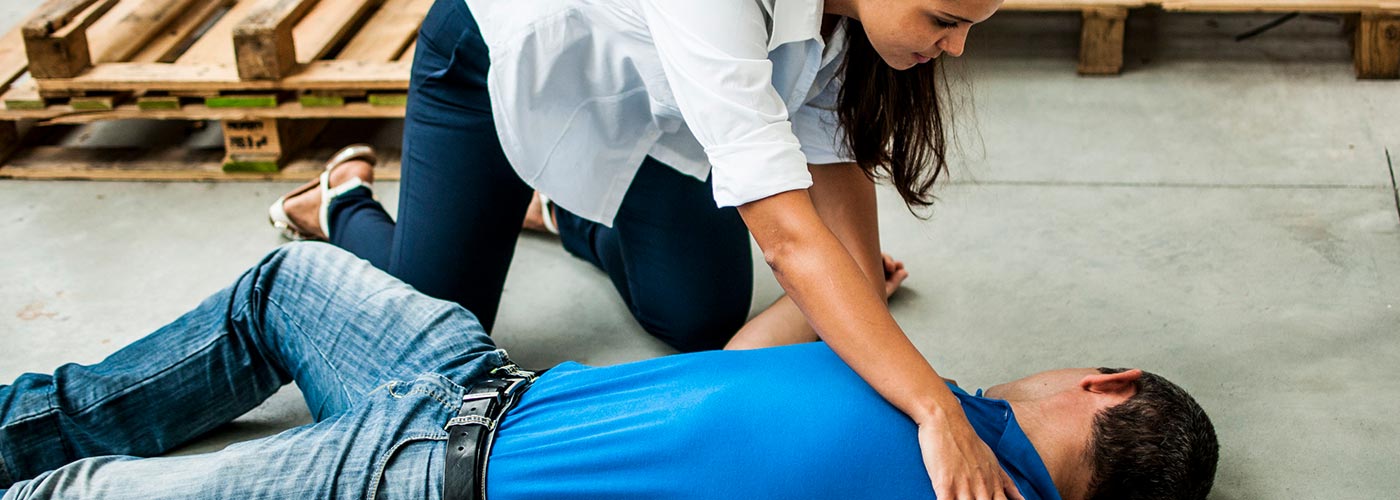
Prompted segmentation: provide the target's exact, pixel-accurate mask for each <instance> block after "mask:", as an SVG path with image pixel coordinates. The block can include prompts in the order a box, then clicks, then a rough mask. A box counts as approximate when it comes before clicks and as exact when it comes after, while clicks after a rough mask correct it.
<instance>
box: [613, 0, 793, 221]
mask: <svg viewBox="0 0 1400 500" xmlns="http://www.w3.org/2000/svg"><path fill="white" fill-rule="evenodd" d="M640 4H641V6H642V10H643V12H642V15H643V16H645V17H646V23H647V25H648V26H649V27H650V31H651V36H652V38H653V40H654V42H655V44H656V50H657V53H658V55H659V57H660V60H661V66H662V69H663V71H664V72H665V73H666V79H667V80H668V81H669V82H670V86H671V88H670V91H671V93H672V95H673V96H674V97H675V100H676V104H677V106H678V107H679V108H680V111H681V115H682V116H683V117H684V118H685V123H686V125H687V126H688V127H689V128H690V130H691V132H692V133H693V134H694V135H695V138H696V140H698V141H699V142H700V145H702V146H704V148H705V154H706V156H707V157H708V159H709V161H710V165H711V168H710V172H711V178H712V180H713V184H714V196H715V202H716V204H717V205H719V206H721V207H726V206H738V205H743V204H745V203H749V202H751V201H755V200H759V199H763V198H767V197H769V196H772V195H775V194H778V193H781V192H784V191H791V190H795V189H806V188H808V187H811V185H812V177H811V174H810V173H809V172H808V171H807V157H806V156H804V155H803V153H802V144H801V142H800V141H798V139H797V135H796V134H795V133H794V132H793V126H792V123H791V122H790V121H789V120H788V112H787V108H786V106H785V104H784V103H783V99H782V97H781V96H780V95H779V94H778V91H777V90H776V89H774V88H773V83H772V81H773V64H772V62H770V61H769V60H768V39H767V38H768V31H767V27H766V26H765V25H764V17H763V11H762V10H761V8H760V7H759V5H758V3H757V2H753V1H751V0H712V1H705V2H690V1H675V0H642V1H641V2H640Z"/></svg>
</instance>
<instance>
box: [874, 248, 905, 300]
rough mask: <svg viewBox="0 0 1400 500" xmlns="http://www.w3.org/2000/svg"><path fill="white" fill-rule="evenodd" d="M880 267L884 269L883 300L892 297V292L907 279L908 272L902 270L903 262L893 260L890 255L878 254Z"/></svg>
mask: <svg viewBox="0 0 1400 500" xmlns="http://www.w3.org/2000/svg"><path fill="white" fill-rule="evenodd" d="M880 257H881V259H883V261H884V262H882V265H883V266H884V267H885V298H886V299H888V298H890V296H891V295H894V291H895V290H898V289H899V284H900V283H904V280H905V279H906V278H908V277H909V271H906V270H905V269H904V262H903V261H898V260H894V257H890V254H887V253H884V254H880Z"/></svg>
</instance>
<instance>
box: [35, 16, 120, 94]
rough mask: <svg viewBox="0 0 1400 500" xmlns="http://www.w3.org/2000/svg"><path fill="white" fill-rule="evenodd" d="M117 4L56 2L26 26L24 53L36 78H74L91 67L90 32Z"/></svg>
mask: <svg viewBox="0 0 1400 500" xmlns="http://www.w3.org/2000/svg"><path fill="white" fill-rule="evenodd" d="M116 3H117V0H55V1H53V2H49V3H48V4H45V5H44V7H43V8H42V10H41V11H40V12H38V13H37V14H35V15H34V17H32V18H30V20H29V21H28V22H26V23H25V24H24V28H23V32H24V51H25V54H26V55H27V56H28V57H29V73H30V74H32V75H34V77H35V78H72V77H75V76H78V74H80V73H82V72H83V70H86V69H88V68H89V67H91V66H92V56H91V54H90V53H89V51H88V39H87V29H88V27H89V26H92V24H93V23H95V22H97V20H98V18H100V17H101V16H102V14H105V13H106V12H107V11H108V10H110V9H111V8H112V7H113V6H114V5H116Z"/></svg>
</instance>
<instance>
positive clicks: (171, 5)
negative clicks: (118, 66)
mask: <svg viewBox="0 0 1400 500" xmlns="http://www.w3.org/2000/svg"><path fill="white" fill-rule="evenodd" d="M194 3H195V0H125V1H123V2H121V3H120V4H118V5H117V6H116V7H114V8H113V9H112V11H111V12H108V13H107V14H106V15H105V16H103V17H102V19H100V20H98V21H97V22H96V23H94V24H93V25H92V28H90V29H89V30H88V39H89V40H90V42H91V46H92V60H93V62H94V63H98V64H101V63H106V62H122V61H126V60H128V59H130V58H131V56H133V55H135V54H136V53H137V52H139V51H140V50H141V48H142V47H144V46H145V45H146V44H147V43H148V42H150V41H151V40H152V39H153V38H155V37H156V36H157V35H159V34H160V33H161V32H162V31H163V30H164V29H165V28H166V27H168V26H170V24H171V23H172V22H174V21H175V20H176V19H179V18H180V15H181V14H183V13H184V12H185V10H187V9H189V8H190V6H191V5H194Z"/></svg>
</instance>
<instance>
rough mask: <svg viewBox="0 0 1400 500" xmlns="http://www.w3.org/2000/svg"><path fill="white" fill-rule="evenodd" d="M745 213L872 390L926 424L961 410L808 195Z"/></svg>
mask: <svg viewBox="0 0 1400 500" xmlns="http://www.w3.org/2000/svg"><path fill="white" fill-rule="evenodd" d="M740 214H741V215H742V216H743V217H744V221H745V223H746V224H747V225H748V226H749V229H750V231H751V232H752V233H753V235H754V238H755V239H756V240H757V241H758V244H759V247H760V248H761V249H762V250H763V254H764V258H765V260H766V261H767V262H768V264H769V266H770V267H772V269H773V274H774V276H776V277H777V279H778V282H779V284H781V285H782V287H783V289H784V290H786V291H787V292H788V296H789V297H790V298H791V299H792V301H793V303H794V304H795V305H796V306H797V308H798V309H799V310H800V311H801V312H802V314H803V316H804V317H806V318H807V321H808V323H809V324H811V326H812V327H813V329H814V330H815V331H816V332H817V334H818V335H819V336H820V337H821V339H822V340H824V341H826V343H827V344H828V345H829V346H830V347H831V349H832V350H833V351H835V352H836V353H837V355H839V356H841V359H842V360H844V361H845V362H846V363H847V364H848V365H849V366H850V367H851V368H852V369H853V370H855V372H856V373H858V374H860V376H861V377H862V378H864V379H865V381H866V382H867V383H869V384H870V385H871V387H873V388H874V389H875V390H876V391H877V392H879V393H880V394H881V395H882V396H884V397H885V399H886V400H888V401H889V402H890V403H891V404H893V405H894V406H896V407H898V408H899V409H900V410H902V411H903V412H904V413H906V414H907V415H909V416H910V417H911V418H913V419H914V420H915V421H917V422H919V423H921V424H922V423H926V422H929V421H932V420H934V419H936V418H941V417H946V416H948V414H949V413H952V412H960V411H961V409H960V408H959V406H958V404H957V401H956V398H954V397H953V394H952V392H951V391H949V390H948V388H947V387H946V386H944V385H943V384H942V383H941V378H940V377H939V376H938V373H937V372H936V371H935V370H934V369H933V367H932V366H930V365H929V363H928V361H927V360H925V359H924V358H923V356H922V355H921V354H919V352H918V349H916V348H915V347H914V345H913V343H911V342H910V341H909V339H908V337H906V336H905V335H904V332H903V330H901V329H900V328H899V325H898V324H896V323H895V321H894V318H893V317H892V316H891V315H890V313H889V309H888V307H887V306H886V305H885V301H884V300H882V298H881V296H880V294H879V293H877V292H876V291H875V289H874V288H873V287H871V286H870V285H869V281H868V280H867V278H866V276H865V273H864V272H862V271H861V268H860V266H859V265H858V264H857V263H856V260H855V259H854V258H853V257H852V256H851V254H850V252H848V251H847V250H846V248H845V247H844V246H843V245H842V244H841V242H840V240H838V239H837V238H836V236H835V235H834V234H832V232H831V231H830V230H829V229H827V227H826V226H825V225H824V224H823V223H822V221H821V218H820V217H819V216H818V215H817V213H816V210H815V208H814V207H813V205H812V202H811V199H810V197H809V196H808V195H807V192H806V191H789V192H786V193H781V194H778V195H775V196H772V197H769V198H766V199H764V200H759V201H756V202H753V203H749V204H746V205H744V206H742V207H740Z"/></svg>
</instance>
